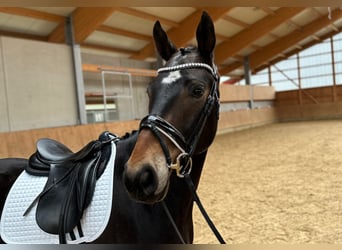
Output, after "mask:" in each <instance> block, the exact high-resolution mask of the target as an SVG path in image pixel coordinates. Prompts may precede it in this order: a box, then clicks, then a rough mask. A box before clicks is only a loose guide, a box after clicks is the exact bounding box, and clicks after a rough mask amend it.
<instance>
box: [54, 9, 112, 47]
mask: <svg viewBox="0 0 342 250" xmlns="http://www.w3.org/2000/svg"><path fill="white" fill-rule="evenodd" d="M114 11H115V8H108V7H79V8H77V9H76V10H75V11H74V12H73V13H72V16H73V25H74V34H75V41H76V42H77V43H82V42H83V41H84V40H85V39H86V38H87V37H88V36H89V35H90V34H91V33H92V32H93V31H94V30H96V28H97V27H99V26H100V25H101V24H102V23H103V22H104V21H105V20H106V19H107V18H108V17H109V16H111V15H112V14H113V12H114ZM64 26H65V24H64V22H63V23H61V24H60V25H58V26H57V28H56V29H55V30H54V31H53V32H52V33H51V34H50V35H49V37H48V40H49V41H50V42H58V43H61V42H64V41H65V34H64Z"/></svg>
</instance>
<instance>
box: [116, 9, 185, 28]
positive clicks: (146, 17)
mask: <svg viewBox="0 0 342 250" xmlns="http://www.w3.org/2000/svg"><path fill="white" fill-rule="evenodd" d="M118 11H120V12H122V13H126V14H128V15H131V16H135V17H139V18H142V19H144V20H150V21H152V22H155V21H156V20H159V22H160V23H161V24H164V25H167V26H171V27H178V26H179V23H177V22H174V21H171V20H169V19H166V18H163V17H160V16H155V15H151V14H148V13H146V12H143V11H139V10H136V9H132V8H128V7H120V8H118Z"/></svg>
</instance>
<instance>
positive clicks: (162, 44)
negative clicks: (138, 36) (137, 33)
mask: <svg viewBox="0 0 342 250" xmlns="http://www.w3.org/2000/svg"><path fill="white" fill-rule="evenodd" d="M153 39H154V44H155V46H156V48H157V50H158V53H159V55H160V56H161V57H162V58H163V59H164V60H165V61H167V60H169V59H170V57H171V56H172V55H173V54H174V53H175V52H176V51H177V48H176V46H175V45H174V44H173V43H172V42H171V41H170V40H169V38H168V36H167V34H166V32H165V31H164V30H163V28H162V27H161V25H160V22H159V21H157V22H156V23H155V24H154V27H153Z"/></svg>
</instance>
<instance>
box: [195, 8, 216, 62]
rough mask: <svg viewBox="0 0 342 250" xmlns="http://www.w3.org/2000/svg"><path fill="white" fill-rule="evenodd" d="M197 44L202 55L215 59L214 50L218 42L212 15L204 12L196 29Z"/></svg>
mask: <svg viewBox="0 0 342 250" xmlns="http://www.w3.org/2000/svg"><path fill="white" fill-rule="evenodd" d="M196 38H197V46H198V50H199V52H200V53H201V55H202V56H203V57H204V58H205V59H209V60H210V61H211V60H212V59H213V51H214V48H215V44H216V36H215V28H214V24H213V21H212V20H211V17H210V16H209V14H208V13H207V12H205V11H204V12H203V14H202V17H201V21H200V23H199V24H198V27H197V31H196Z"/></svg>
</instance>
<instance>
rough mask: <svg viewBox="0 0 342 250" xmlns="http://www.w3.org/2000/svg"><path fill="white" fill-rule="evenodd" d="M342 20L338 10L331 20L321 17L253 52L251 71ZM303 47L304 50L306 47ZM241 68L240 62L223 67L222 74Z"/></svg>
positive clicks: (334, 12)
mask: <svg viewBox="0 0 342 250" xmlns="http://www.w3.org/2000/svg"><path fill="white" fill-rule="evenodd" d="M340 18H342V10H341V9H336V10H334V11H333V12H332V13H331V19H328V18H327V17H326V16H323V17H320V18H318V19H316V20H314V21H313V22H311V23H309V24H307V25H306V26H303V27H302V29H301V30H300V31H299V30H295V31H293V32H292V33H290V34H288V35H286V36H284V37H282V38H281V39H279V40H276V41H274V42H273V43H271V44H269V45H267V46H265V47H264V48H263V49H260V50H258V51H255V52H253V53H252V54H251V55H250V66H251V69H252V70H255V69H256V68H259V67H262V65H264V64H267V63H268V62H269V61H270V60H272V58H273V57H274V56H275V55H277V54H280V53H283V51H285V50H286V49H288V48H290V47H292V46H295V45H296V44H298V43H299V42H300V41H301V40H303V39H305V38H306V37H308V36H312V35H314V34H315V33H316V32H317V31H319V30H320V29H322V28H324V27H326V26H328V25H330V24H331V23H333V22H334V21H336V20H338V19H340ZM335 32H336V31H335ZM315 41H316V40H315ZM316 42H318V41H316ZM302 47H303V48H304V47H305V46H302ZM241 66H242V64H241V63H239V62H237V63H233V64H231V65H228V66H225V67H222V68H221V71H220V72H221V74H225V73H228V72H230V71H233V70H235V69H237V68H239V67H241Z"/></svg>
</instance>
